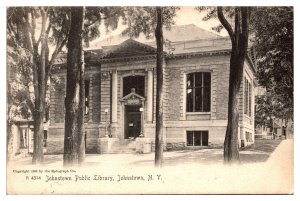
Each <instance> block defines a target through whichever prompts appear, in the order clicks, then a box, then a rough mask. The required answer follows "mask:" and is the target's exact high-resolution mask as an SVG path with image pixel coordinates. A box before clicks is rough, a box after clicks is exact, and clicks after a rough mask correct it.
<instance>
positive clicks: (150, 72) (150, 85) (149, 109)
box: [147, 69, 153, 122]
mask: <svg viewBox="0 0 300 201" xmlns="http://www.w3.org/2000/svg"><path fill="white" fill-rule="evenodd" d="M152 117H153V70H152V69H148V91H147V121H148V122H152V121H153V118H152Z"/></svg>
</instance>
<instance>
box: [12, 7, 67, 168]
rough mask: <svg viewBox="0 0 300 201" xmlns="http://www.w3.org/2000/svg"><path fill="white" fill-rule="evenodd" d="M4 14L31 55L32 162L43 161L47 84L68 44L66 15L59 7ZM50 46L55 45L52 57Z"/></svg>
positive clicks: (14, 8)
mask: <svg viewBox="0 0 300 201" xmlns="http://www.w3.org/2000/svg"><path fill="white" fill-rule="evenodd" d="M7 13H8V20H7V29H8V32H9V33H10V34H11V35H14V36H15V38H16V42H17V43H18V45H19V46H20V47H21V48H24V49H25V50H26V51H27V52H28V53H29V54H30V60H29V62H30V63H31V67H32V74H31V76H30V79H31V80H30V82H29V83H28V84H27V85H25V86H26V87H25V89H26V94H30V87H32V88H33V97H32V98H27V101H28V102H29V105H31V106H32V107H31V108H30V109H31V112H32V116H33V120H34V151H33V158H32V162H33V163H34V164H35V163H40V162H42V161H43V158H44V157H43V146H42V140H43V118H44V112H45V100H46V88H47V82H48V79H49V75H50V71H51V68H52V66H53V65H54V61H55V59H56V57H57V55H58V53H59V52H60V51H61V50H62V48H63V47H64V45H65V44H66V41H67V39H66V34H67V32H68V29H69V28H68V24H69V23H68V16H67V13H66V12H65V8H59V7H11V8H8V10H7ZM50 45H51V46H52V47H53V46H54V47H53V49H54V51H53V52H52V54H51V57H50V49H49V46H50ZM29 84H32V85H29Z"/></svg>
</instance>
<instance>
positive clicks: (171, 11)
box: [122, 7, 179, 39]
mask: <svg viewBox="0 0 300 201" xmlns="http://www.w3.org/2000/svg"><path fill="white" fill-rule="evenodd" d="M177 10H179V7H163V13H162V16H163V26H164V27H166V28H167V29H168V30H170V29H171V26H172V25H174V24H175V22H174V17H175V16H176V11H177ZM125 12H126V16H127V17H126V18H124V24H127V25H128V26H127V28H126V29H125V30H124V31H123V32H122V34H123V35H128V36H130V37H139V35H140V34H141V33H142V34H144V35H145V36H146V38H147V39H149V38H153V37H154V32H155V28H156V24H157V16H156V7H126V8H125Z"/></svg>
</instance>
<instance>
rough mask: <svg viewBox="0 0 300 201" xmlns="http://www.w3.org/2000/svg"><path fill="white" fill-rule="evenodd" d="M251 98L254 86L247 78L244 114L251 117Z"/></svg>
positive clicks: (245, 80)
mask: <svg viewBox="0 0 300 201" xmlns="http://www.w3.org/2000/svg"><path fill="white" fill-rule="evenodd" d="M251 97H252V85H251V83H250V82H249V81H248V79H247V78H244V114H247V115H249V116H251V107H252V103H251V100H252V99H251Z"/></svg>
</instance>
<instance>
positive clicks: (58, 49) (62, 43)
mask: <svg viewBox="0 0 300 201" xmlns="http://www.w3.org/2000/svg"><path fill="white" fill-rule="evenodd" d="M67 38H68V37H67V36H66V38H65V39H64V40H63V41H62V42H61V43H60V44H58V43H57V45H56V48H55V50H54V52H53V54H52V56H51V60H50V62H49V63H48V65H47V68H46V79H48V75H49V73H50V70H51V67H52V66H53V64H54V62H55V59H56V57H57V55H58V54H59V53H60V52H61V50H62V48H63V47H64V46H65V45H66V43H67Z"/></svg>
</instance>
